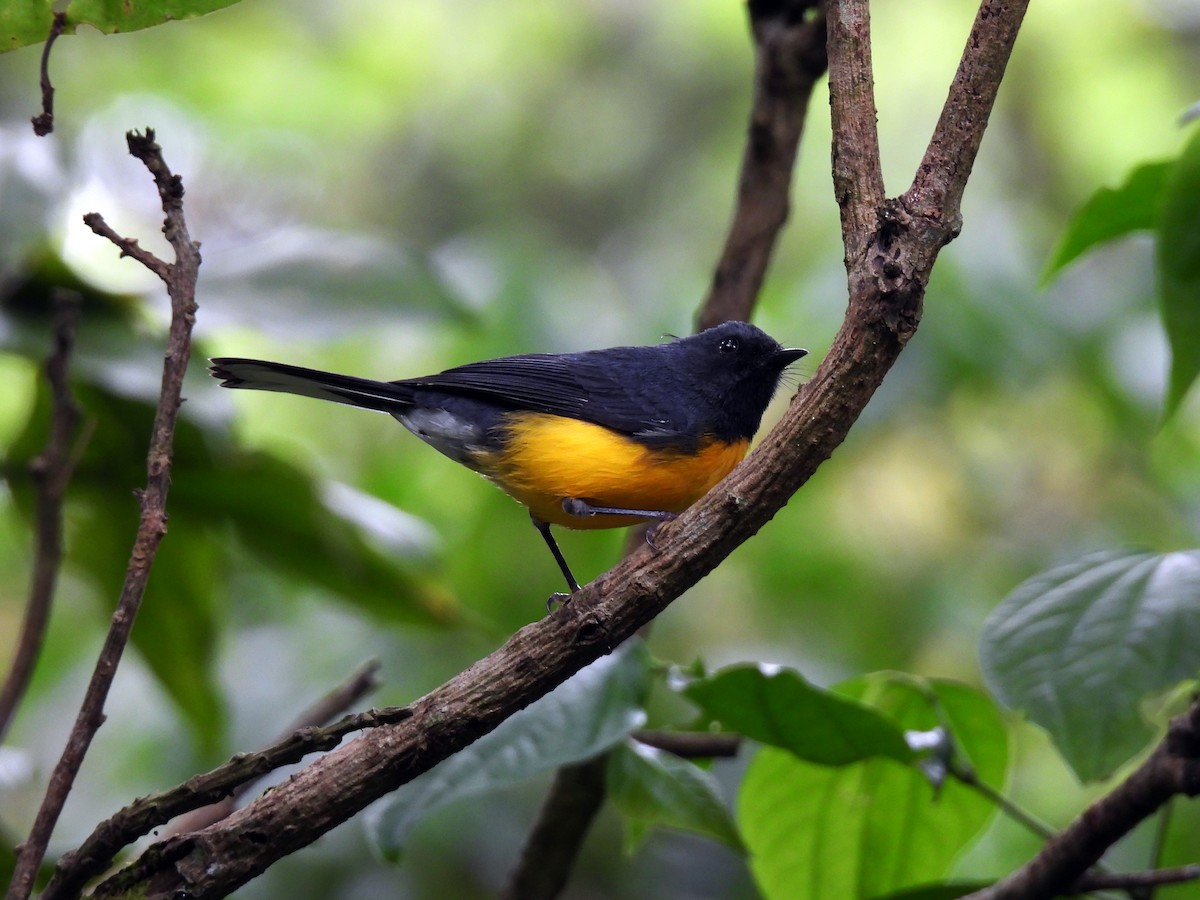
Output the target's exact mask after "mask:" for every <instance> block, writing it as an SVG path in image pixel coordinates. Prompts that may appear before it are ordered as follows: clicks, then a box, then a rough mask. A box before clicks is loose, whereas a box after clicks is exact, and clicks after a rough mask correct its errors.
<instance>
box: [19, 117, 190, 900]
mask: <svg viewBox="0 0 1200 900" xmlns="http://www.w3.org/2000/svg"><path fill="white" fill-rule="evenodd" d="M126 139H127V142H128V145H129V152H130V153H131V154H132V155H133V156H134V157H136V158H137V159H139V160H141V161H142V163H143V164H144V165H145V166H146V168H147V169H148V170H149V171H150V174H151V175H152V176H153V178H154V182H155V185H156V186H157V188H158V194H159V198H160V199H161V201H162V208H163V213H164V215H165V219H164V222H163V234H164V235H165V236H166V238H167V240H168V242H170V244H171V246H172V249H173V250H174V252H175V262H174V263H173V264H170V265H168V264H167V263H164V262H162V261H161V260H157V258H155V257H150V259H151V261H152V262H153V263H154V264H153V265H151V264H150V263H149V262H147V261H146V260H145V259H143V258H142V256H140V255H138V256H137V257H136V258H138V259H139V261H141V262H143V264H146V265H147V266H148V268H150V269H151V270H152V271H154V272H155V273H156V274H157V275H158V276H159V277H160V278H162V280H163V281H164V282H165V284H166V286H167V293H168V295H169V296H170V298H171V325H170V330H169V335H168V339H167V352H166V357H165V359H164V361H163V377H162V391H161V395H160V397H159V402H158V408H157V410H156V411H155V415H154V425H153V429H152V431H151V435H150V449H149V453H148V456H147V462H146V469H147V479H146V488H145V490H144V491H142V492H141V493H140V495H139V502H140V505H141V519H140V521H139V523H138V529H137V537H136V539H135V541H134V545H133V553H132V556H131V558H130V560H129V567H128V569H127V571H126V575H125V584H124V586H123V587H122V589H121V596H120V599H119V601H118V602H117V608H116V611H115V612H114V613H113V617H112V623H111V625H110V627H109V631H108V635H107V636H106V638H105V640H104V645H103V647H102V648H101V651H100V656H99V658H98V659H97V661H96V668H95V670H94V672H93V674H92V678H91V681H90V682H89V683H88V687H87V692H86V694H85V696H84V700H83V704H82V706H81V707H80V710H79V714H78V716H77V717H76V720H75V724H74V726H73V727H72V729H71V734H70V737H69V738H68V739H67V746H66V748H65V749H64V750H63V754H62V757H61V758H60V759H59V761H58V764H57V765H56V766H55V768H54V772H53V773H52V774H51V776H50V784H49V786H48V787H47V789H46V796H45V797H44V798H43V801H42V805H41V807H40V808H39V809H38V813H37V816H36V818H35V819H34V823H33V828H32V829H31V831H30V834H29V837H28V839H27V840H26V841H25V842H24V843H23V844H22V845H21V846H20V847H19V848H18V851H17V863H16V866H15V869H14V873H13V878H12V882H11V883H10V886H9V891H8V895H7V896H8V900H25V898H27V897H28V896H29V894H30V892H31V891H32V890H33V881H34V877H35V876H36V874H37V869H38V866H39V865H40V863H41V861H42V859H43V857H44V856H45V854H46V845H47V844H48V843H49V840H50V835H51V833H52V832H53V830H54V826H55V823H56V822H57V821H58V817H59V815H60V814H61V812H62V808H63V805H64V804H65V803H66V800H67V796H68V795H69V794H70V792H71V788H72V786H73V785H74V783H75V776H76V775H77V774H78V772H79V768H80V766H81V765H82V764H83V759H84V756H85V755H86V754H87V750H88V747H90V746H91V742H92V738H93V737H94V736H95V734H96V732H97V731H98V730H99V728H100V726H101V724H103V722H104V702H105V700H106V698H107V697H108V691H109V688H110V687H111V686H112V681H113V677H114V676H115V674H116V670H117V665H118V663H119V662H120V659H121V655H122V653H123V652H124V649H125V645H126V644H127V643H128V641H129V635H130V632H131V631H132V629H133V621H134V618H135V617H136V616H137V611H138V609H139V607H140V606H141V603H142V597H143V595H144V594H145V591H146V583H147V581H148V580H149V578H150V567H151V564H152V563H153V561H154V555H155V553H156V552H157V549H158V545H159V543H160V542H161V541H162V538H163V535H164V534H165V533H166V530H167V525H166V522H167V516H166V501H167V491H168V489H169V487H170V483H171V446H172V441H173V438H174V434H175V420H176V418H177V416H178V413H179V406H180V404H181V403H182V399H181V394H182V389H183V375H184V372H185V371H186V369H187V363H188V357H189V356H190V354H191V332H192V324H193V323H194V321H195V316H196V299H195V294H196V278H197V276H198V274H199V268H200V245H199V244H197V243H195V242H193V241H192V240H191V238H190V237H189V235H188V231H187V223H186V222H185V221H184V218H183V183H182V181H181V180H180V179H179V177H178V176H177V175H173V174H172V173H171V171H170V169H169V168H168V167H167V164H166V162H165V161H164V160H163V158H162V152H161V148H160V147H159V146H158V144H156V143H155V142H154V132H153V131H151V130H149V129H147V131H146V134H145V135H144V136H143V135H140V134H138V133H136V132H129V133H128V134H127V135H126ZM94 218H96V219H98V218H99V217H98V216H94ZM101 222H102V220H101ZM106 227H107V226H106ZM115 243H117V246H119V247H121V248H122V250H123V251H124V250H125V249H126V247H125V244H123V243H122V242H121V241H120V240H118V241H115ZM126 243H128V242H126ZM142 252H143V253H144V251H142ZM146 255H147V256H148V255H149V254H146Z"/></svg>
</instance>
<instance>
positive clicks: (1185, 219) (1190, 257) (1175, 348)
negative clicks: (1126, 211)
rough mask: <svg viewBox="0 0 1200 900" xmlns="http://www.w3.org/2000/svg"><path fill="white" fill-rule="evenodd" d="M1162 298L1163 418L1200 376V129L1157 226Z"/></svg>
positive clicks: (1174, 174)
mask: <svg viewBox="0 0 1200 900" xmlns="http://www.w3.org/2000/svg"><path fill="white" fill-rule="evenodd" d="M1156 246H1157V250H1158V300H1159V307H1160V309H1161V311H1162V318H1163V327H1164V328H1166V331H1167V341H1168V343H1170V345H1171V374H1170V378H1169V380H1168V383H1167V397H1166V403H1165V404H1164V416H1165V417H1170V416H1171V415H1173V414H1174V412H1175V410H1177V409H1178V408H1179V404H1180V403H1181V402H1182V401H1183V397H1184V395H1185V394H1186V393H1187V391H1188V388H1190V387H1191V386H1192V382H1193V381H1195V380H1196V375H1197V374H1200V129H1198V130H1197V131H1196V132H1195V133H1194V134H1193V135H1192V139H1191V140H1190V141H1189V142H1188V144H1187V146H1186V147H1184V149H1183V153H1182V154H1181V155H1180V157H1179V160H1178V161H1177V162H1176V163H1175V165H1174V166H1173V167H1172V168H1171V173H1170V176H1169V177H1168V179H1167V184H1166V190H1165V192H1164V195H1163V203H1162V211H1161V213H1160V218H1159V225H1158V243H1157V245H1156Z"/></svg>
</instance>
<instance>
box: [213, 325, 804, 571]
mask: <svg viewBox="0 0 1200 900" xmlns="http://www.w3.org/2000/svg"><path fill="white" fill-rule="evenodd" d="M806 352H807V351H805V350H798V349H785V348H784V347H782V346H780V344H779V343H778V342H777V341H776V340H775V339H774V338H772V337H770V336H769V335H767V334H766V333H765V332H763V331H762V330H761V329H759V328H756V327H755V326H753V325H748V324H746V323H745V322H726V323H725V324H724V325H718V326H717V327H715V328H710V329H708V330H707V331H703V332H701V333H700V334H697V335H693V336H691V337H685V338H679V339H677V340H673V341H670V342H669V343H665V344H658V345H655V346H650V347H612V348H609V349H606V350H589V351H586V352H583V353H555V354H547V353H533V354H527V355H523V356H507V357H502V358H500V359H489V360H484V361H483V362H476V363H469V364H467V365H465V366H459V367H458V368H454V369H448V370H446V371H445V372H440V373H438V374H436V375H427V376H425V377H422V378H404V379H401V380H399V381H372V380H370V379H367V378H355V377H353V376H350V375H334V374H332V373H329V372H320V371H316V370H314V369H302V368H298V367H296V366H288V365H284V364H283V363H275V362H265V361H263V360H256V359H236V358H232V357H222V358H220V359H214V360H212V374H213V377H214V378H220V379H221V380H222V384H223V385H224V386H225V387H230V388H248V389H250V390H258V391H282V392H284V393H288V394H300V395H302V396H305V397H316V398H318V399H320V400H332V401H334V402H335V403H347V404H349V405H351V406H360V407H362V408H364V409H373V410H378V411H380V412H386V413H389V414H390V415H392V416H394V417H395V418H396V419H397V420H399V422H400V424H401V425H403V426H404V427H405V428H407V429H408V430H409V431H411V432H412V433H413V434H415V435H416V436H417V437H419V438H420V439H421V440H423V441H425V442H426V443H427V444H429V445H430V446H432V447H433V448H434V449H435V450H438V451H440V452H441V453H444V454H445V455H446V456H448V457H450V458H451V459H453V460H454V461H456V462H460V463H462V464H463V465H464V466H466V467H467V468H469V469H473V470H474V471H476V472H479V473H480V474H481V475H483V476H485V477H486V478H488V479H489V480H491V481H492V482H494V483H495V484H496V485H497V486H498V487H499V488H500V489H501V490H503V491H505V492H507V493H508V494H509V495H511V496H512V497H514V498H515V499H516V500H518V501H519V502H521V503H523V504H524V505H525V506H526V507H528V508H529V513H530V516H531V517H532V518H533V524H534V525H535V526H536V527H537V529H538V531H540V532H541V534H542V537H543V538H545V540H546V544H547V546H548V547H549V548H550V552H551V553H553V554H554V559H555V560H556V561H557V562H558V565H559V568H561V569H562V573H563V575H564V576H565V577H566V579H567V584H568V585H569V586H570V588H571V590H572V591H577V590H579V583H578V582H577V581H576V580H575V576H574V575H572V574H571V570H570V568H569V567H568V566H567V562H566V560H565V559H564V558H563V555H562V552H561V551H560V550H559V548H558V544H557V543H556V542H555V540H554V537H553V536H552V535H551V534H550V525H551V524H554V525H565V526H566V527H567V528H620V527H622V526H626V525H636V524H638V523H641V522H646V521H649V520H664V519H673V518H674V517H675V515H676V514H677V513H680V512H682V511H683V510H684V509H686V508H687V507H688V506H690V505H691V504H692V503H694V502H695V501H696V500H698V499H700V498H701V497H702V496H704V494H706V493H707V492H708V490H709V489H710V488H712V487H713V485H715V484H716V483H717V482H718V481H720V480H721V479H722V478H724V477H725V476H726V475H727V474H729V472H730V470H731V469H733V467H734V466H735V465H737V463H738V462H739V461H740V460H741V459H742V457H743V456H745V455H746V450H747V449H748V448H749V446H750V439H751V438H752V437H753V436H754V432H755V431H757V430H758V426H759V423H760V422H761V421H762V415H763V412H764V411H765V410H766V408H767V404H768V403H769V402H770V400H771V396H772V395H773V394H774V393H775V389H776V387H777V386H778V385H779V379H780V377H781V376H782V375H783V370H784V369H785V368H786V367H787V366H788V365H789V364H791V363H793V362H795V361H796V360H798V359H799V358H800V357H802V356H804V355H805V353H806Z"/></svg>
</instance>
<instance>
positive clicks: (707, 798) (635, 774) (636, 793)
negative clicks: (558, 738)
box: [605, 741, 742, 851]
mask: <svg viewBox="0 0 1200 900" xmlns="http://www.w3.org/2000/svg"><path fill="white" fill-rule="evenodd" d="M605 786H606V789H607V793H608V798H609V799H610V800H611V801H612V802H613V805H614V806H616V808H617V809H619V810H620V811H621V813H622V814H623V815H624V816H625V818H626V835H627V837H628V841H627V844H628V845H629V846H634V845H636V843H637V841H638V840H639V839H640V838H641V836H642V834H644V833H645V831H646V829H648V828H650V827H652V826H654V825H665V826H667V827H669V828H678V829H680V830H682V831H690V832H693V833H695V834H702V835H705V836H707V837H711V838H712V839H714V840H717V841H720V842H721V843H722V844H725V845H726V846H728V847H732V848H733V849H734V850H738V851H741V850H742V840H741V838H740V837H738V833H737V828H736V827H735V826H734V824H733V818H732V816H730V814H729V810H728V809H726V807H725V803H724V802H723V801H722V799H721V790H720V788H719V787H718V785H717V780H716V779H715V778H714V777H713V776H712V774H711V773H709V772H707V771H705V770H704V769H701V768H700V767H699V766H697V765H696V764H695V763H692V762H689V761H688V760H686V759H680V758H679V757H678V756H674V755H673V754H670V753H665V752H663V751H661V750H656V749H654V748H653V747H647V746H646V745H644V744H639V743H637V742H636V741H626V742H624V743H622V744H618V745H617V746H616V747H614V748H613V750H612V752H611V753H610V755H609V761H608V770H607V773H606V782H605Z"/></svg>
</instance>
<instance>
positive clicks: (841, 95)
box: [828, 0, 884, 290]
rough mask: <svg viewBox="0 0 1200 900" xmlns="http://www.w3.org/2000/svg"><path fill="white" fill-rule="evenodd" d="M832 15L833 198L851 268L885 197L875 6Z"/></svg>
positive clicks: (834, 5) (852, 1)
mask: <svg viewBox="0 0 1200 900" xmlns="http://www.w3.org/2000/svg"><path fill="white" fill-rule="evenodd" d="M828 17H829V24H828V28H829V107H830V114H831V119H832V122H833V194H834V198H835V199H836V200H837V203H838V207H839V208H840V210H841V215H842V242H843V243H844V244H845V245H846V253H847V266H848V265H849V258H850V257H851V256H852V255H854V254H855V253H857V249H856V248H855V243H856V242H857V241H860V240H862V239H863V238H865V237H867V236H869V235H871V234H873V233H874V231H875V227H876V222H875V210H876V209H877V208H878V207H879V205H880V204H881V203H882V202H883V197H884V193H883V169H882V167H881V164H880V160H879V130H878V127H877V126H876V118H877V115H878V113H877V112H876V109H875V82H874V75H873V74H872V69H871V12H870V5H869V3H868V0H830V2H829V8H828ZM851 290H853V285H851Z"/></svg>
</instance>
